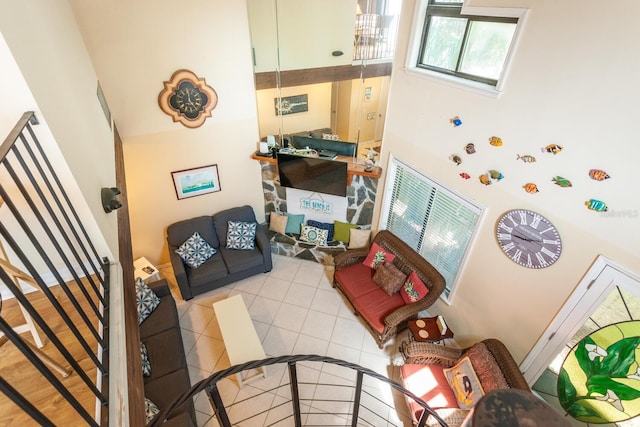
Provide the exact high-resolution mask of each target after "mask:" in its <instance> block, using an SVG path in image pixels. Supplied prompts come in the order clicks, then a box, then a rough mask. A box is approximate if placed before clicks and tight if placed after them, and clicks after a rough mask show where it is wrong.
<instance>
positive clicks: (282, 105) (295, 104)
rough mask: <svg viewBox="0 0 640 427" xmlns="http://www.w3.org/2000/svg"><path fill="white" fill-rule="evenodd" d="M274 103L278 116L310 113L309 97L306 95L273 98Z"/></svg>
mask: <svg viewBox="0 0 640 427" xmlns="http://www.w3.org/2000/svg"><path fill="white" fill-rule="evenodd" d="M273 102H274V104H275V107H276V116H285V115H287V114H293V113H301V112H303V111H309V95H308V94H306V93H305V94H304V95H295V96H283V97H281V98H273Z"/></svg>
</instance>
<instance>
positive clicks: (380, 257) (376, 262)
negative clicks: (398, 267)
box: [362, 242, 396, 270]
mask: <svg viewBox="0 0 640 427" xmlns="http://www.w3.org/2000/svg"><path fill="white" fill-rule="evenodd" d="M395 258H396V256H395V255H394V254H392V253H391V252H387V251H385V250H384V249H382V247H381V246H380V245H379V244H377V243H376V242H373V243H372V244H371V249H369V254H368V255H367V257H366V258H365V259H364V261H363V262H362V263H363V264H364V265H366V266H367V267H369V268H372V269H374V270H375V269H377V268H378V267H380V266H381V265H382V264H384V263H385V262H393V260H394V259H395Z"/></svg>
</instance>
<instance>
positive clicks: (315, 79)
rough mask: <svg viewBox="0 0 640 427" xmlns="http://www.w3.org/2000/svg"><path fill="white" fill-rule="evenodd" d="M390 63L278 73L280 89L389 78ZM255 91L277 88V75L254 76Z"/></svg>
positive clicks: (267, 73) (261, 74)
mask: <svg viewBox="0 0 640 427" xmlns="http://www.w3.org/2000/svg"><path fill="white" fill-rule="evenodd" d="M391 68H392V65H391V63H390V62H385V63H382V64H369V65H366V66H360V65H341V66H338V67H322V68H307V69H304V70H289V71H280V87H291V86H303V85H309V84H315V83H327V82H338V81H342V80H353V79H359V78H361V77H363V78H371V77H380V76H390V75H391ZM361 73H362V75H361ZM255 81H256V90H261V89H273V88H276V87H278V86H277V82H278V80H277V73H276V72H275V71H269V72H264V73H256V74H255Z"/></svg>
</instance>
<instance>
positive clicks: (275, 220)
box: [269, 212, 287, 234]
mask: <svg viewBox="0 0 640 427" xmlns="http://www.w3.org/2000/svg"><path fill="white" fill-rule="evenodd" d="M269 230H271V231H275V232H276V233H280V234H285V233H286V232H287V216H286V215H281V214H279V213H275V212H271V215H269Z"/></svg>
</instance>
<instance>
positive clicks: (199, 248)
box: [176, 231, 218, 268]
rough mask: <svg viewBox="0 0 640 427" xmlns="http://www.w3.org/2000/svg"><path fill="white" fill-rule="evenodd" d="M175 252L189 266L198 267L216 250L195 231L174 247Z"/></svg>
mask: <svg viewBox="0 0 640 427" xmlns="http://www.w3.org/2000/svg"><path fill="white" fill-rule="evenodd" d="M176 253H177V254H178V255H180V258H182V260H183V261H184V262H185V263H186V264H187V265H188V266H189V267H191V268H198V267H200V266H201V265H202V264H204V263H205V262H206V261H207V260H208V259H209V258H211V257H212V256H214V255H215V254H216V253H218V251H217V250H216V249H215V248H213V247H211V245H210V244H208V243H207V242H206V241H205V240H204V239H203V238H202V236H201V235H200V233H198V232H197V231H196V232H195V233H193V234H192V235H191V237H189V238H188V239H187V240H185V242H184V243H183V244H181V245H180V247H179V248H178V249H176Z"/></svg>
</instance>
